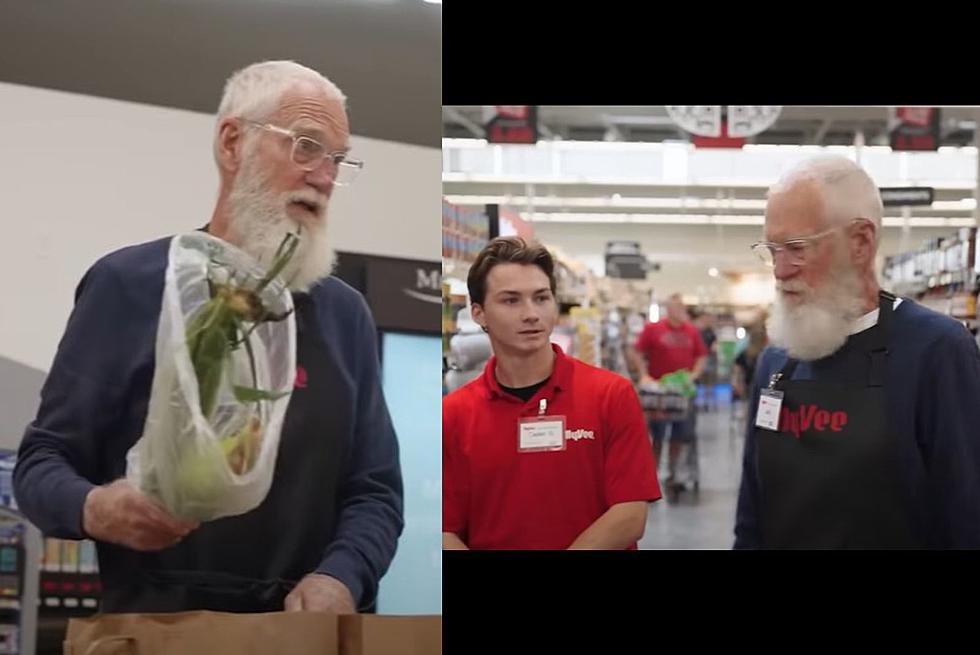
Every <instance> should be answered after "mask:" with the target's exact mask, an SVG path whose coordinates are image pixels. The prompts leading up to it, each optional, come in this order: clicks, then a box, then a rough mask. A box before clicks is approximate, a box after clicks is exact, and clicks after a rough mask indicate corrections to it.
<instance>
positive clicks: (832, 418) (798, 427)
mask: <svg viewBox="0 0 980 655" xmlns="http://www.w3.org/2000/svg"><path fill="white" fill-rule="evenodd" d="M845 425H847V412H828V411H827V410H826V409H820V408H819V407H817V406H816V405H800V406H799V407H797V408H796V409H790V408H789V407H783V409H782V411H780V412H779V431H780V432H792V433H793V434H794V435H795V436H796V438H797V439H799V438H800V434H801V433H803V432H806V431H807V430H810V429H813V430H816V431H817V432H825V431H827V430H828V429H829V430H831V431H832V432H840V431H841V430H843V429H844V426H845Z"/></svg>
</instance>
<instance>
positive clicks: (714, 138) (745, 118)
mask: <svg viewBox="0 0 980 655" xmlns="http://www.w3.org/2000/svg"><path fill="white" fill-rule="evenodd" d="M666 109H667V115H668V116H670V118H671V119H672V120H673V121H674V122H675V123H677V124H678V125H679V126H680V127H681V128H682V129H683V130H684V131H685V132H689V133H690V134H692V135H693V136H692V138H691V143H693V144H694V146H695V147H696V148H741V147H742V146H744V145H745V139H746V137H750V136H754V135H756V134H760V133H762V132H765V131H766V130H768V129H769V128H770V127H772V125H773V124H774V123H775V122H776V120H777V119H778V118H779V115H780V113H782V110H783V108H782V107H781V106H762V105H729V106H727V107H722V106H721V105H668V106H666Z"/></svg>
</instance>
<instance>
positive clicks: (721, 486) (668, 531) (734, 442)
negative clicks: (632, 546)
mask: <svg viewBox="0 0 980 655" xmlns="http://www.w3.org/2000/svg"><path fill="white" fill-rule="evenodd" d="M744 413H745V410H744V407H739V408H738V410H737V415H733V406H732V404H731V403H729V402H722V403H720V404H719V406H718V407H717V409H714V410H713V411H703V410H702V411H701V412H700V413H699V414H698V419H697V435H698V450H699V453H698V454H699V460H700V469H701V470H700V485H699V487H700V488H699V492H698V493H697V494H695V493H694V492H693V491H691V490H689V491H684V492H681V493H680V494H679V496H678V497H677V499H676V500H674V501H673V502H670V501H669V500H668V498H667V495H666V492H665V495H664V498H662V499H661V500H659V501H657V502H656V503H653V504H652V505H651V506H650V511H649V513H648V515H647V528H646V532H645V533H644V535H643V539H641V540H640V543H639V547H640V548H641V549H664V548H667V549H729V548H731V547H732V542H733V541H734V539H735V536H734V532H733V530H734V525H735V504H736V500H737V497H738V485H739V481H740V479H741V467H742V447H743V445H744V442H745V438H744V426H745V419H744ZM663 477H664V471H663V470H662V471H661V473H660V478H661V479H663ZM689 486H690V485H689Z"/></svg>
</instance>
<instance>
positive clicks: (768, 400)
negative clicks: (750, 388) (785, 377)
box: [755, 389, 783, 432]
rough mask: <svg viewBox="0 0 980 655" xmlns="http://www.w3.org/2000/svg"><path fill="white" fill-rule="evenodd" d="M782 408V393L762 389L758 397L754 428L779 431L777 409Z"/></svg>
mask: <svg viewBox="0 0 980 655" xmlns="http://www.w3.org/2000/svg"><path fill="white" fill-rule="evenodd" d="M782 406H783V392H782V391H776V390H775V389H763V390H762V392H761V394H760V395H759V411H757V412H756V413H755V425H756V427H759V428H763V429H765V430H772V431H773V432H778V431H779V409H780V408H781V407H782Z"/></svg>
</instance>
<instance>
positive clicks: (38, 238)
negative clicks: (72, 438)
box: [0, 83, 442, 371]
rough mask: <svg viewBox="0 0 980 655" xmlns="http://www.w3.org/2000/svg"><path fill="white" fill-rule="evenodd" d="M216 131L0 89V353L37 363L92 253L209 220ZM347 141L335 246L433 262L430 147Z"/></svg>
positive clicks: (336, 202)
mask: <svg viewBox="0 0 980 655" xmlns="http://www.w3.org/2000/svg"><path fill="white" fill-rule="evenodd" d="M218 93H219V90H218V89H216V90H215V94H216V95H215V104H216V105H217V101H218V97H217V96H218ZM392 111H393V115H392V120H397V114H396V111H397V110H394V109H393V110H392ZM353 119H354V121H355V122H354V125H353V128H354V129H355V131H356V128H357V125H356V116H355V117H353ZM213 127H214V118H213V116H211V115H208V114H200V113H195V112H190V111H185V110H179V109H170V108H163V107H156V106H149V105H141V104H137V103H131V102H122V101H118V100H108V99H104V98H95V97H91V96H83V95H77V94H71V93H65V92H61V91H50V90H45V89H37V88H32V87H25V86H18V85H12V84H5V83H0V222H2V232H0V234H2V246H3V247H2V250H0V253H2V255H0V299H2V303H3V310H2V311H0V356H4V357H8V358H10V359H13V360H16V361H18V362H21V363H23V364H26V365H28V366H32V367H35V368H38V369H41V370H45V371H46V370H47V369H48V368H49V367H50V363H51V359H52V358H53V356H54V352H55V349H56V348H57V344H58V340H59V339H60V337H61V334H62V332H63V330H64V327H65V321H66V320H67V317H68V314H69V312H70V310H71V306H72V299H73V293H74V289H75V286H76V285H77V283H78V281H79V279H80V278H81V276H82V274H83V273H84V272H85V270H86V269H87V268H88V267H89V266H90V265H91V264H92V263H93V262H94V261H95V260H96V259H97V258H99V257H100V256H102V255H103V254H105V253H107V252H110V251H111V250H114V249H116V248H119V247H121V246H124V245H128V244H133V243H139V242H142V241H148V240H151V239H155V238H157V237H161V236H166V235H168V234H173V233H176V232H181V231H186V230H192V229H195V228H197V227H200V226H202V225H204V224H205V223H207V221H208V219H209V218H210V215H211V210H212V209H213V203H214V199H215V197H216V195H217V182H218V175H217V171H216V169H215V165H214V162H213V159H212V155H211V139H212V131H213ZM351 141H352V146H353V152H354V153H355V154H356V155H357V156H358V157H360V158H362V159H364V161H365V162H366V164H365V169H364V172H363V173H362V174H361V177H360V178H358V180H357V183H356V184H354V185H352V186H350V187H346V188H342V189H338V190H337V191H336V192H335V193H334V197H333V200H332V201H331V205H330V210H329V211H330V214H329V224H330V228H329V230H330V235H331V238H332V240H333V244H334V247H335V248H336V249H337V250H343V251H350V252H361V253H371V254H378V255H386V256H391V257H405V258H412V259H426V260H437V259H439V257H440V254H441V250H440V244H441V240H440V229H441V221H440V215H441V191H442V182H441V171H442V159H441V153H440V151H439V150H437V149H435V148H423V147H420V146H410V145H404V144H397V143H390V142H385V141H379V140H374V139H366V138H361V137H357V136H354V137H353V138H352V140H351Z"/></svg>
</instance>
